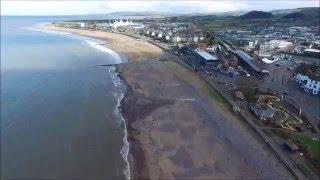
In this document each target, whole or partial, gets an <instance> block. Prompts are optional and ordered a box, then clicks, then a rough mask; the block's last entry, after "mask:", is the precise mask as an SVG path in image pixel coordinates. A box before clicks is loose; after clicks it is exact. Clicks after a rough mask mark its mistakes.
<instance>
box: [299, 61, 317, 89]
mask: <svg viewBox="0 0 320 180" xmlns="http://www.w3.org/2000/svg"><path fill="white" fill-rule="evenodd" d="M294 79H295V80H296V81H297V82H298V83H299V84H300V87H301V88H303V90H304V91H305V92H307V93H311V94H314V95H320V68H319V67H316V66H314V67H311V65H307V64H301V65H300V66H299V67H298V68H297V69H296V75H295V76H294Z"/></svg>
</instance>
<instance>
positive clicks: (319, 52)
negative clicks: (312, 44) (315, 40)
mask: <svg viewBox="0 0 320 180" xmlns="http://www.w3.org/2000/svg"><path fill="white" fill-rule="evenodd" d="M303 52H304V54H305V55H307V56H310V57H315V58H320V50H319V49H309V48H308V49H305V50H304V51H303Z"/></svg>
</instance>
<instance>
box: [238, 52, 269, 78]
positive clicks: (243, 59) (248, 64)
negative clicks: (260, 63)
mask: <svg viewBox="0 0 320 180" xmlns="http://www.w3.org/2000/svg"><path fill="white" fill-rule="evenodd" d="M235 55H236V56H237V58H238V62H239V63H240V64H241V65H242V66H243V67H245V68H246V69H248V70H249V71H251V72H252V73H254V74H255V75H257V76H258V77H259V78H262V77H263V76H264V73H263V72H262V71H261V69H260V68H259V67H257V66H256V65H255V64H254V63H253V58H252V57H251V56H249V55H248V54H246V53H245V52H243V51H240V50H236V51H235Z"/></svg>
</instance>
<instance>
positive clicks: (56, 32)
mask: <svg viewBox="0 0 320 180" xmlns="http://www.w3.org/2000/svg"><path fill="white" fill-rule="evenodd" d="M22 29H26V30H30V31H40V32H44V33H48V34H59V35H71V33H68V32H61V31H51V30H46V29H41V28H35V27H23V28H22Z"/></svg>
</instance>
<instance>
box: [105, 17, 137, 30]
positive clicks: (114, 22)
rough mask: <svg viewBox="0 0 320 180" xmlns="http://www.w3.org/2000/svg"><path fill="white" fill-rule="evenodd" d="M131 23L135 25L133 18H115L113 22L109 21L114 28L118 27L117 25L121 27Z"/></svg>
mask: <svg viewBox="0 0 320 180" xmlns="http://www.w3.org/2000/svg"><path fill="white" fill-rule="evenodd" d="M129 25H134V24H133V22H132V20H131V21H130V20H126V21H123V20H122V19H120V20H115V21H113V22H109V26H111V27H113V28H117V27H120V26H129Z"/></svg>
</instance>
